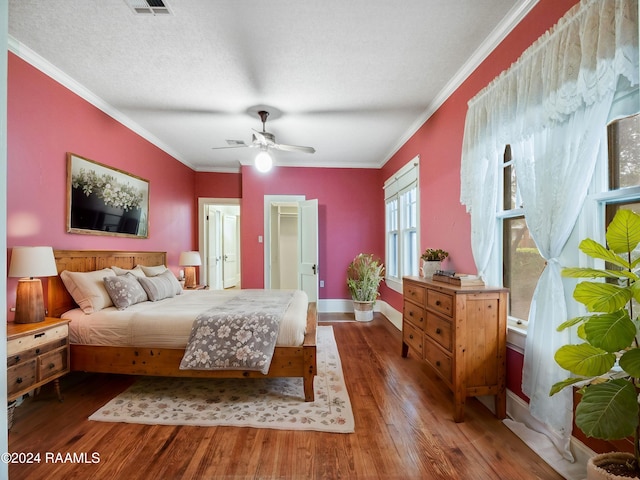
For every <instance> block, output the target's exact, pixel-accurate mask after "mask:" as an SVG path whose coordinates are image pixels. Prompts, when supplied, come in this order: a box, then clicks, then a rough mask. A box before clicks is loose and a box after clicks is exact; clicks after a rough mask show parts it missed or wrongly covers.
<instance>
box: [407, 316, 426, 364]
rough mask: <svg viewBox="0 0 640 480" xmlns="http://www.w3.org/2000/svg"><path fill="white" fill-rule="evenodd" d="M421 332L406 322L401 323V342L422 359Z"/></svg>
mask: <svg viewBox="0 0 640 480" xmlns="http://www.w3.org/2000/svg"><path fill="white" fill-rule="evenodd" d="M422 338H423V334H422V330H418V329H417V328H416V327H414V326H413V325H411V324H410V323H409V322H407V321H406V320H405V321H404V322H402V340H403V341H404V343H406V344H407V345H409V347H411V348H412V349H413V350H415V351H416V352H417V353H418V356H419V357H420V358H422Z"/></svg>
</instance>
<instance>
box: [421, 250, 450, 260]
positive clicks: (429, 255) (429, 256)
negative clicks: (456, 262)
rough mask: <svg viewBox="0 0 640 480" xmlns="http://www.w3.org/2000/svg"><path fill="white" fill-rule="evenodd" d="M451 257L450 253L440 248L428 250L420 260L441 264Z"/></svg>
mask: <svg viewBox="0 0 640 480" xmlns="http://www.w3.org/2000/svg"><path fill="white" fill-rule="evenodd" d="M448 256H449V252H445V251H444V250H441V249H440V248H437V249H435V248H427V249H426V250H425V251H424V252H423V253H422V255H421V256H420V258H421V259H422V260H424V261H425V262H441V261H443V260H444V259H445V258H447V257H448Z"/></svg>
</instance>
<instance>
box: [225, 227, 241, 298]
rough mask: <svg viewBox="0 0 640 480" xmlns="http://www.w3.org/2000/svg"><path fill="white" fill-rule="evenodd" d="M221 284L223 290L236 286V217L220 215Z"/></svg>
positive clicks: (237, 272)
mask: <svg viewBox="0 0 640 480" xmlns="http://www.w3.org/2000/svg"><path fill="white" fill-rule="evenodd" d="M222 259H223V262H222V278H223V280H222V283H223V285H224V288H231V287H235V286H236V285H237V284H238V276H239V271H240V269H239V268H238V217H237V216H236V215H222Z"/></svg>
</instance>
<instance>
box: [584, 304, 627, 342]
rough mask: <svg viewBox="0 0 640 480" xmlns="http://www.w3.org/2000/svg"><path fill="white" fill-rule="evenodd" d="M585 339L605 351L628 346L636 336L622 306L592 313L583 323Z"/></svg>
mask: <svg viewBox="0 0 640 480" xmlns="http://www.w3.org/2000/svg"><path fill="white" fill-rule="evenodd" d="M584 331H585V335H586V340H587V341H588V342H589V343H590V344H591V345H593V346H594V347H597V348H601V349H603V350H606V351H607V352H611V353H614V352H618V351H620V350H624V349H625V348H628V347H629V346H630V345H631V343H632V342H633V340H634V339H635V337H636V326H635V324H634V323H633V322H632V321H631V318H629V312H627V311H626V310H625V309H624V308H622V309H620V310H618V311H616V312H613V313H605V314H604V315H593V316H592V317H591V318H589V320H588V321H587V322H586V323H585V326H584Z"/></svg>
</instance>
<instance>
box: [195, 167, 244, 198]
mask: <svg viewBox="0 0 640 480" xmlns="http://www.w3.org/2000/svg"><path fill="white" fill-rule="evenodd" d="M195 191H196V198H242V175H240V174H239V173H213V172H198V173H196V190H195Z"/></svg>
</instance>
